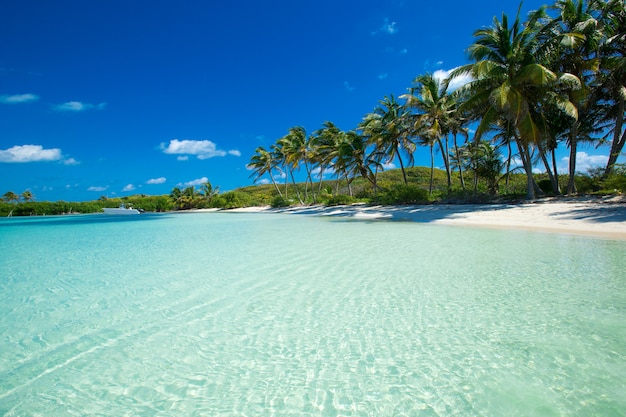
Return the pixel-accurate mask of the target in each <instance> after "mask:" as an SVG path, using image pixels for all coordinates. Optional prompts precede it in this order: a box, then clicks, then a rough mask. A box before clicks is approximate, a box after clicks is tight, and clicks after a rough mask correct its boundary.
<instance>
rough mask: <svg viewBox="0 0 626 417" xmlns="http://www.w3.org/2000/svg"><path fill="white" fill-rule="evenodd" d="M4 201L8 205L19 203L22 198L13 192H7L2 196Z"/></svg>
mask: <svg viewBox="0 0 626 417" xmlns="http://www.w3.org/2000/svg"><path fill="white" fill-rule="evenodd" d="M2 199H3V200H4V201H6V202H7V203H17V202H18V201H20V196H19V195H18V194H16V193H14V192H13V191H7V192H6V193H4V195H3V196H2Z"/></svg>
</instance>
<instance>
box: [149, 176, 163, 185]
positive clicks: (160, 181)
mask: <svg viewBox="0 0 626 417" xmlns="http://www.w3.org/2000/svg"><path fill="white" fill-rule="evenodd" d="M165 181H166V179H165V177H159V178H150V179H149V180H148V181H146V184H163V183H164V182H165Z"/></svg>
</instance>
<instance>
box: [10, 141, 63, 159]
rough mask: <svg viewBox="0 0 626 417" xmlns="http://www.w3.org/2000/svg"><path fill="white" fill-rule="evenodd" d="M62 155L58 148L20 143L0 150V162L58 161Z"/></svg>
mask: <svg viewBox="0 0 626 417" xmlns="http://www.w3.org/2000/svg"><path fill="white" fill-rule="evenodd" d="M62 157H63V156H62V154H61V150H60V149H58V148H52V149H44V148H43V146H41V145H21V146H13V147H12V148H9V149H6V150H0V162H39V161H58V160H60V159H61V158H62Z"/></svg>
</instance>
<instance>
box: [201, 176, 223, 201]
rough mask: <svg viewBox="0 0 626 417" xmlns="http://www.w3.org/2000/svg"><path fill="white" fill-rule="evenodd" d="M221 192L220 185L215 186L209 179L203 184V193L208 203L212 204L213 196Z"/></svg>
mask: <svg viewBox="0 0 626 417" xmlns="http://www.w3.org/2000/svg"><path fill="white" fill-rule="evenodd" d="M219 193H220V187H219V186H217V187H213V185H212V184H211V183H210V182H209V181H207V182H205V183H204V184H202V194H203V195H204V198H205V199H206V202H207V204H211V200H212V199H213V197H215V196H216V195H218V194H219Z"/></svg>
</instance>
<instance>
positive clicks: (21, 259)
mask: <svg viewBox="0 0 626 417" xmlns="http://www.w3.org/2000/svg"><path fill="white" fill-rule="evenodd" d="M625 255H626V242H624V241H611V240H602V239H591V238H584V237H577V236H566V235H552V234H542V233H532V232H523V231H498V230H481V229H465V228H460V227H446V226H435V225H428V224H419V223H409V222H358V221H348V220H345V219H341V218H323V217H313V216H301V215H287V214H284V215H281V214H258V213H256V214H245V213H239V214H234V213H196V214H174V215H172V214H170V215H146V216H143V215H142V216H137V217H133V216H131V217H130V218H117V217H107V216H104V215H89V216H67V217H46V218H27V219H18V218H12V219H2V220H1V221H0V257H1V258H0V261H1V262H0V415H6V416H83V415H96V416H98V415H100V416H284V415H292V416H624V415H626V273H625V272H624V271H625V270H626V256H625Z"/></svg>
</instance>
